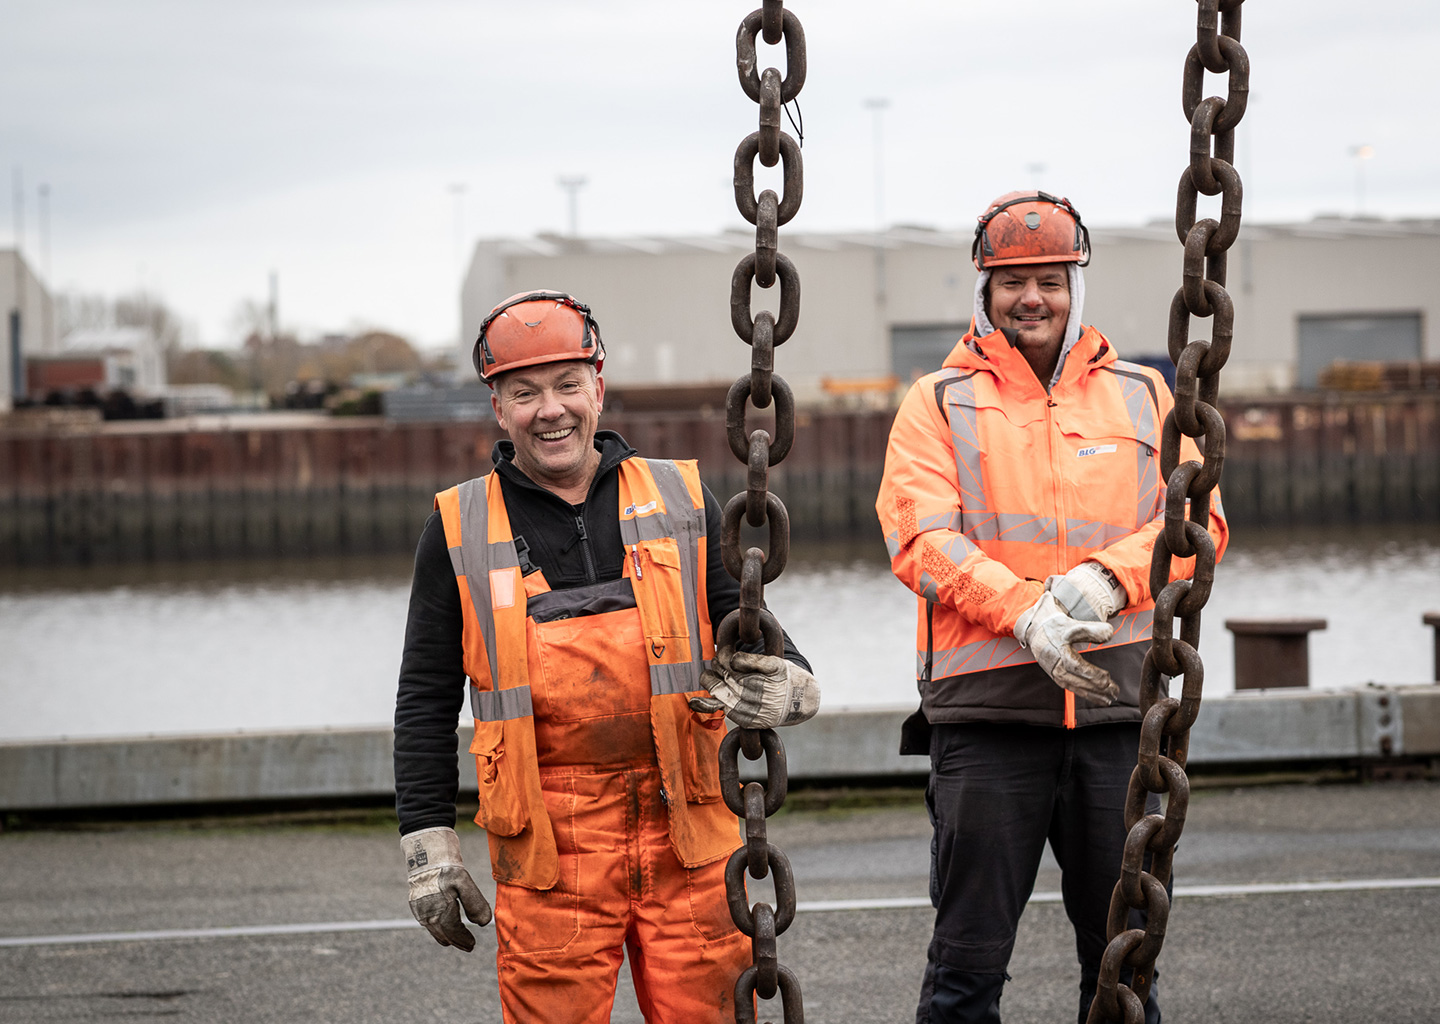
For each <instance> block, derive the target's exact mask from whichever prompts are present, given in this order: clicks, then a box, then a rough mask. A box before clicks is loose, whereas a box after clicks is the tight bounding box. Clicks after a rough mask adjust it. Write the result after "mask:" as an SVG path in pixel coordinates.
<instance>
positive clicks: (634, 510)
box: [620, 501, 660, 518]
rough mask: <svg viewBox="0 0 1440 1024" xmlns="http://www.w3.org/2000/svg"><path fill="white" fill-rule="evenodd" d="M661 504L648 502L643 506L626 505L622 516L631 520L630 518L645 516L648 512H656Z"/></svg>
mask: <svg viewBox="0 0 1440 1024" xmlns="http://www.w3.org/2000/svg"><path fill="white" fill-rule="evenodd" d="M659 505H660V503H659V502H658V501H647V502H646V503H645V504H643V505H626V506H625V509H624V511H622V512H621V513H620V514H621V515H622V516H625V517H626V518H629V517H630V516H643V515H644V514H645V513H646V512H654V511H655V509H656V508H658V507H659Z"/></svg>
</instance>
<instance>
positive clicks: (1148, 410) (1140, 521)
mask: <svg viewBox="0 0 1440 1024" xmlns="http://www.w3.org/2000/svg"><path fill="white" fill-rule="evenodd" d="M1114 365H1115V367H1116V368H1117V369H1118V368H1122V367H1124V368H1128V370H1129V372H1133V373H1136V374H1139V373H1141V372H1142V371H1141V370H1140V368H1139V367H1138V366H1135V365H1134V364H1132V363H1124V362H1121V361H1119V360H1116V362H1115V364H1114ZM1115 380H1116V381H1117V382H1118V383H1119V385H1120V394H1121V395H1123V396H1124V397H1125V411H1126V412H1127V413H1129V414H1130V423H1131V425H1132V426H1134V428H1135V437H1136V439H1137V440H1139V441H1140V442H1142V443H1141V444H1140V445H1137V446H1136V449H1135V528H1136V529H1137V530H1138V529H1139V528H1140V527H1142V526H1144V525H1145V524H1146V523H1148V522H1150V520H1152V519H1154V518H1155V517H1156V516H1157V515H1159V514H1160V512H1161V511H1162V510H1163V509H1164V507H1165V494H1164V488H1163V487H1162V486H1161V480H1160V460H1159V459H1158V458H1157V453H1158V452H1159V451H1160V427H1159V423H1158V419H1157V413H1158V410H1157V409H1156V408H1155V401H1156V399H1155V397H1154V395H1153V393H1152V389H1153V385H1149V386H1147V383H1146V381H1145V380H1137V379H1136V378H1135V377H1130V376H1124V375H1123V374H1121V373H1117V374H1116V375H1115ZM1146 445H1148V446H1149V450H1148V451H1147V450H1146V447H1145V446H1146Z"/></svg>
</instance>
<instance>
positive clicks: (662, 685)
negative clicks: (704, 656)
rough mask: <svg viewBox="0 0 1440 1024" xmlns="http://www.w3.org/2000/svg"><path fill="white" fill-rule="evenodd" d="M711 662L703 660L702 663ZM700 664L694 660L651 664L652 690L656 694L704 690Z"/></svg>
mask: <svg viewBox="0 0 1440 1024" xmlns="http://www.w3.org/2000/svg"><path fill="white" fill-rule="evenodd" d="M708 664H709V662H702V663H701V665H708ZM701 671H702V669H701V667H700V666H699V665H696V663H695V662H693V661H686V662H682V663H680V664H679V665H651V666H650V692H651V693H652V694H653V695H655V696H657V697H658V696H661V695H662V694H667V693H691V692H693V691H695V690H703V689H705V687H703V686H701V685H700V672H701Z"/></svg>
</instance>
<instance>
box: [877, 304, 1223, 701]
mask: <svg viewBox="0 0 1440 1024" xmlns="http://www.w3.org/2000/svg"><path fill="white" fill-rule="evenodd" d="M972 331H973V327H972ZM1173 405H1174V399H1173V398H1172V397H1171V394H1170V390H1169V388H1168V387H1167V386H1166V384H1165V381H1164V378H1163V377H1161V376H1160V374H1159V372H1158V371H1156V370H1154V369H1152V368H1150V367H1145V366H1140V365H1137V364H1134V363H1125V362H1121V361H1120V360H1118V359H1117V358H1116V356H1115V351H1114V349H1113V348H1112V347H1111V345H1110V343H1109V342H1108V341H1107V340H1106V339H1105V337H1104V336H1103V335H1102V334H1101V333H1100V332H1099V331H1097V330H1095V329H1094V328H1093V327H1086V328H1085V329H1084V332H1083V333H1082V334H1081V336H1080V338H1079V340H1078V341H1077V342H1076V343H1075V345H1074V346H1073V347H1072V348H1071V350H1070V352H1069V354H1068V355H1067V357H1066V360H1065V365H1064V369H1063V371H1062V373H1061V377H1060V380H1059V381H1057V382H1056V383H1055V386H1054V387H1053V388H1052V389H1051V390H1050V391H1049V392H1047V391H1046V390H1045V388H1044V386H1043V385H1042V384H1041V383H1040V381H1039V380H1038V379H1037V378H1036V376H1035V373H1034V371H1033V370H1031V368H1030V366H1029V364H1028V363H1027V362H1026V361H1025V358H1024V356H1023V354H1022V353H1020V352H1019V351H1018V350H1016V349H1014V348H1012V347H1011V345H1010V343H1009V342H1008V341H1007V340H1006V338H1005V336H1004V335H1003V334H1001V333H1000V332H998V331H996V332H994V333H992V334H989V335H987V336H985V337H982V338H975V337H974V336H973V334H968V333H967V334H966V335H965V337H964V338H962V339H961V340H960V342H959V343H958V344H956V346H955V348H954V349H953V350H952V351H951V353H950V355H949V356H948V357H947V358H946V360H945V363H944V366H943V367H942V368H941V369H940V370H939V371H937V372H935V373H931V374H927V375H926V376H924V377H921V378H920V379H919V380H918V381H916V382H915V384H914V386H913V387H912V388H911V389H910V392H909V393H908V394H907V396H906V398H905V400H904V402H903V403H902V404H901V407H900V410H899V412H898V413H897V415H896V418H895V423H894V426H893V427H892V428H891V432H890V441H889V449H888V451H887V453H886V458H885V473H884V477H883V479H882V482H881V485H880V493H879V496H878V498H877V501H876V509H877V511H878V513H879V516H880V521H881V525H882V527H883V529H884V532H885V541H886V545H887V547H888V550H889V553H890V558H891V565H892V568H893V570H894V572H895V574H896V576H897V577H899V579H900V580H901V581H902V582H904V583H905V584H906V585H907V586H908V587H909V588H910V589H911V590H913V591H914V592H915V593H916V595H917V596H918V609H919V615H918V624H917V633H916V637H917V639H916V647H917V654H916V674H917V677H918V678H919V680H920V688H921V693H922V700H923V707H924V710H925V712H926V717H927V718H928V719H929V720H930V721H932V722H964V721H993V722H1019V723H1027V724H1044V725H1062V724H1063V725H1065V726H1068V727H1074V726H1075V725H1077V724H1080V725H1085V724H1093V723H1099V722H1109V721H1131V720H1135V719H1136V718H1137V717H1138V712H1137V710H1136V708H1137V705H1138V698H1139V693H1138V690H1139V676H1140V671H1139V669H1140V663H1141V661H1142V660H1143V657H1144V652H1145V649H1146V647H1147V646H1148V641H1149V639H1150V626H1151V616H1152V612H1153V608H1154V601H1153V600H1152V598H1151V594H1150V582H1149V576H1150V559H1151V550H1152V549H1153V547H1154V544H1155V537H1156V536H1157V535H1158V534H1159V532H1160V530H1161V528H1162V526H1163V522H1164V509H1165V481H1164V480H1162V479H1161V477H1160V457H1159V456H1160V442H1161V432H1162V427H1163V425H1164V422H1165V416H1166V414H1168V413H1169V411H1170V410H1171V408H1172V407H1173ZM1180 458H1181V460H1182V461H1184V460H1187V459H1193V460H1195V461H1197V462H1198V461H1199V459H1200V455H1199V450H1198V449H1197V448H1196V446H1195V444H1194V442H1193V441H1192V440H1191V439H1190V438H1188V437H1184V438H1183V439H1182V442H1181V456H1180ZM1211 513H1212V514H1211V519H1210V532H1211V534H1212V536H1214V537H1215V539H1216V543H1217V556H1218V554H1223V552H1224V548H1225V544H1226V540H1227V537H1228V532H1227V529H1226V526H1225V519H1224V515H1223V511H1222V509H1221V505H1220V500H1219V492H1218V491H1217V492H1215V494H1214V496H1213V498H1212V502H1211ZM1087 559H1089V560H1093V561H1096V562H1099V563H1101V564H1102V565H1104V566H1106V567H1107V568H1109V569H1110V571H1111V572H1113V573H1114V574H1115V576H1116V577H1117V578H1118V579H1119V581H1120V583H1121V584H1122V585H1123V586H1124V587H1125V591H1126V593H1127V595H1129V598H1130V603H1129V605H1128V607H1126V608H1125V609H1123V610H1122V612H1121V613H1120V614H1119V615H1117V616H1116V617H1115V618H1113V619H1111V623H1112V624H1113V625H1114V626H1115V635H1114V637H1113V638H1112V639H1111V640H1110V642H1109V643H1107V644H1104V645H1082V646H1081V648H1080V651H1081V653H1083V654H1084V656H1085V657H1086V658H1088V659H1089V660H1091V661H1093V662H1095V663H1096V664H1097V665H1100V666H1101V667H1103V668H1106V669H1108V670H1109V671H1110V672H1111V675H1112V676H1114V678H1115V681H1116V683H1118V684H1119V686H1120V698H1119V700H1118V701H1117V703H1116V704H1115V705H1114V706H1112V707H1109V708H1104V707H1099V706H1098V705H1092V704H1089V703H1088V702H1086V701H1084V700H1083V699H1082V700H1080V701H1079V702H1078V705H1079V706H1078V707H1077V701H1076V698H1075V696H1074V694H1072V693H1070V692H1069V691H1062V690H1061V689H1060V688H1059V687H1057V686H1056V685H1055V684H1054V683H1053V682H1051V681H1050V680H1049V679H1048V678H1047V677H1046V676H1045V675H1044V673H1043V671H1042V670H1040V669H1039V668H1038V666H1036V665H1035V660H1034V656H1033V655H1032V654H1031V652H1030V651H1029V650H1027V649H1025V648H1022V647H1021V646H1020V644H1019V642H1018V641H1016V640H1015V638H1014V635H1013V630H1014V627H1015V621H1016V620H1017V619H1018V618H1019V617H1020V615H1021V614H1022V613H1023V612H1025V611H1026V609H1028V608H1029V607H1030V606H1031V605H1033V604H1034V603H1035V601H1036V600H1037V599H1038V598H1039V597H1040V595H1041V593H1042V592H1043V589H1044V581H1045V579H1046V577H1048V576H1051V575H1056V574H1063V573H1065V572H1067V571H1068V570H1070V569H1072V568H1073V567H1074V566H1076V565H1078V564H1079V563H1080V562H1082V561H1085V560H1087ZM1173 571H1174V573H1175V576H1176V577H1177V578H1185V577H1189V576H1190V575H1191V573H1192V572H1193V571H1194V559H1184V560H1177V561H1176V564H1175V568H1174V570H1173Z"/></svg>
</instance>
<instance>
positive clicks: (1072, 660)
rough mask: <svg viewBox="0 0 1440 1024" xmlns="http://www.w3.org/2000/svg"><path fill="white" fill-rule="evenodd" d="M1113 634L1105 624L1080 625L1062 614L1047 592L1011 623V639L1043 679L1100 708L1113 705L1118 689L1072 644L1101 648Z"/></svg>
mask: <svg viewBox="0 0 1440 1024" xmlns="http://www.w3.org/2000/svg"><path fill="white" fill-rule="evenodd" d="M1114 633H1115V627H1114V626H1112V625H1110V624H1109V623H1108V622H1083V621H1081V620H1080V619H1075V618H1071V617H1070V616H1069V615H1066V614H1065V609H1063V608H1061V607H1060V603H1059V602H1058V601H1057V600H1055V595H1054V594H1052V593H1050V592H1049V591H1048V590H1047V591H1046V592H1045V593H1043V594H1041V595H1040V600H1038V601H1036V602H1035V603H1034V604H1033V605H1031V606H1030V608H1029V609H1028V610H1026V611H1025V612H1024V613H1023V614H1022V615H1021V616H1020V618H1019V619H1017V620H1016V622H1015V639H1016V640H1019V641H1020V646H1021V647H1028V648H1030V651H1031V653H1032V654H1034V655H1035V660H1036V661H1037V662H1039V663H1040V667H1041V668H1043V669H1044V670H1045V672H1046V674H1047V675H1049V677H1050V678H1051V679H1053V680H1055V682H1057V683H1059V684H1060V685H1061V686H1062V687H1064V688H1065V689H1067V690H1069V691H1071V692H1072V693H1074V694H1077V695H1078V696H1081V697H1084V698H1085V699H1086V700H1093V701H1096V702H1097V703H1100V704H1105V705H1110V704H1113V703H1115V698H1116V697H1117V696H1118V695H1119V693H1120V688H1119V687H1118V686H1116V685H1115V681H1114V680H1113V679H1111V678H1110V673H1109V672H1106V671H1105V670H1104V669H1103V668H1097V667H1096V666H1094V665H1092V664H1090V662H1088V661H1086V660H1085V659H1084V658H1082V657H1080V655H1078V654H1076V653H1075V648H1074V646H1073V645H1074V644H1077V643H1092V644H1103V643H1105V642H1106V641H1107V640H1109V639H1110V637H1111V636H1112V635H1114Z"/></svg>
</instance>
